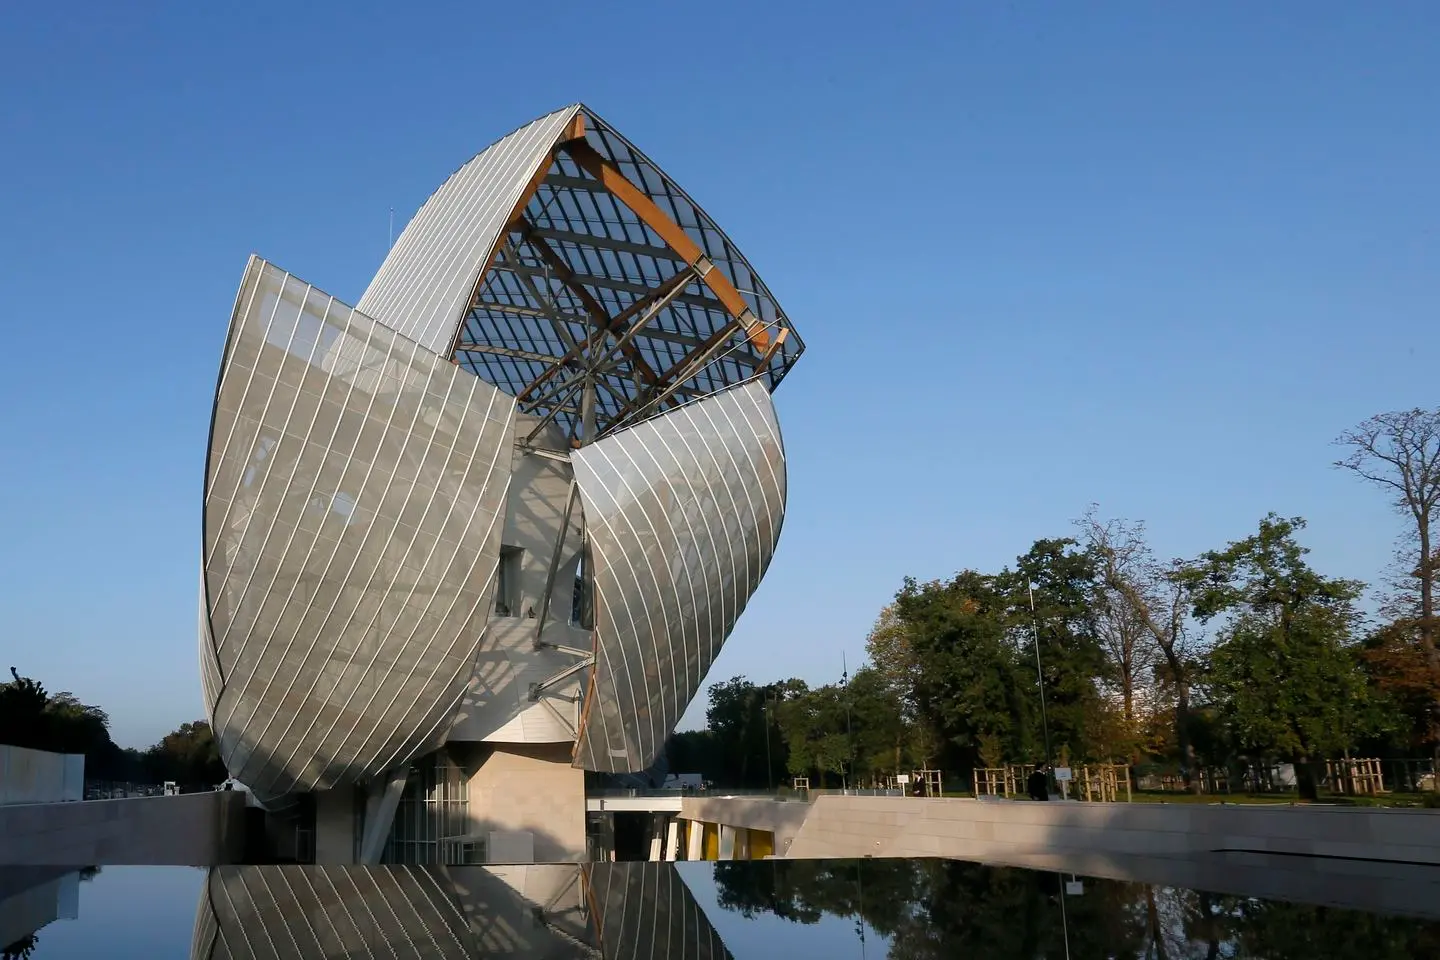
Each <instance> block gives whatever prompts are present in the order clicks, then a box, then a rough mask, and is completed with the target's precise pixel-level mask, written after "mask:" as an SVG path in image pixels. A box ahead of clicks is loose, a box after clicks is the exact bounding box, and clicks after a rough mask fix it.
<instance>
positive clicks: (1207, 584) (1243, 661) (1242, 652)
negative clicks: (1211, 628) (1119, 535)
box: [1189, 513, 1376, 797]
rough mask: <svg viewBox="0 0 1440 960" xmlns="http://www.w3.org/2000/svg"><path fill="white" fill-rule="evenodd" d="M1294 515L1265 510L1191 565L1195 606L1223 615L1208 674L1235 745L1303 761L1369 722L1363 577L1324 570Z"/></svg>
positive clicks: (1353, 736)
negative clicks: (1312, 557) (1303, 541)
mask: <svg viewBox="0 0 1440 960" xmlns="http://www.w3.org/2000/svg"><path fill="white" fill-rule="evenodd" d="M1304 526H1305V521H1304V520H1302V519H1300V518H1298V517H1297V518H1293V519H1284V518H1282V517H1279V516H1276V515H1275V514H1273V513H1272V514H1270V515H1268V516H1267V517H1265V519H1263V520H1261V521H1260V528H1259V531H1258V532H1257V533H1255V534H1254V535H1252V536H1250V537H1246V538H1245V539H1244V540H1237V541H1235V542H1233V543H1231V544H1230V545H1229V546H1228V547H1227V548H1226V549H1224V550H1218V551H1211V552H1209V553H1206V554H1204V555H1202V557H1201V558H1200V562H1199V563H1198V564H1197V565H1196V567H1195V568H1194V569H1193V570H1192V571H1191V572H1190V575H1189V586H1190V589H1191V596H1192V598H1193V602H1194V614H1195V616H1196V617H1197V618H1199V619H1200V620H1202V621H1209V620H1212V619H1216V618H1221V619H1223V626H1222V627H1221V629H1220V633H1219V636H1220V642H1219V643H1218V644H1217V645H1216V647H1215V648H1214V650H1213V651H1212V652H1211V654H1210V664H1209V671H1208V673H1207V677H1206V680H1207V683H1208V685H1209V688H1210V691H1211V695H1212V697H1213V698H1214V701H1215V706H1216V709H1217V711H1218V713H1219V715H1220V717H1221V719H1222V721H1223V722H1224V723H1225V725H1226V727H1227V728H1228V730H1229V733H1230V735H1231V737H1232V738H1233V739H1234V742H1235V744H1236V745H1237V746H1238V747H1240V748H1241V749H1244V750H1248V751H1253V752H1255V753H1257V754H1258V755H1261V756H1283V757H1285V758H1287V759H1290V760H1293V761H1295V762H1296V764H1297V770H1298V772H1299V773H1300V776H1301V784H1302V790H1304V791H1305V792H1306V793H1307V794H1309V795H1310V796H1312V797H1313V796H1314V790H1315V785H1314V782H1313V780H1312V779H1311V778H1310V777H1309V776H1307V769H1308V764H1309V762H1310V761H1312V760H1316V759H1319V758H1320V757H1323V756H1325V755H1327V754H1329V755H1334V754H1336V753H1339V752H1341V751H1343V750H1346V749H1348V748H1349V747H1350V746H1351V745H1352V744H1354V743H1355V742H1356V740H1357V739H1358V738H1359V737H1361V736H1363V735H1364V734H1365V733H1366V732H1368V730H1369V729H1371V728H1372V727H1373V726H1374V723H1375V719H1376V718H1375V716H1374V710H1373V707H1372V704H1371V702H1370V697H1369V690H1368V686H1367V684H1366V678H1365V675H1364V673H1363V671H1362V670H1361V668H1360V662H1359V657H1358V650H1357V648H1356V645H1355V644H1354V643H1353V641H1352V630H1353V628H1354V626H1355V623H1356V614H1355V610H1354V601H1355V599H1356V598H1357V597H1358V596H1359V595H1360V591H1361V590H1362V588H1363V585H1362V584H1360V583H1358V582H1356V581H1353V580H1343V579H1337V578H1331V577H1325V576H1323V575H1321V574H1319V573H1317V572H1316V571H1315V570H1313V569H1311V567H1310V565H1309V564H1308V563H1307V562H1306V560H1305V555H1306V554H1307V553H1308V551H1307V550H1306V549H1305V548H1304V547H1302V546H1300V544H1299V543H1298V542H1296V539H1295V535H1296V533H1297V532H1298V531H1299V530H1301V529H1303V528H1304Z"/></svg>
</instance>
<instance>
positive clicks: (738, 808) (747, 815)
mask: <svg viewBox="0 0 1440 960" xmlns="http://www.w3.org/2000/svg"><path fill="white" fill-rule="evenodd" d="M822 799H836V798H834V797H826V798H822ZM845 799H850V798H848V797H847V798H845ZM867 799H868V798H867ZM879 799H884V800H887V801H889V800H890V799H891V798H879ZM819 802H820V801H819V800H816V801H815V803H817V804H818V803H819ZM814 809H815V804H810V803H801V802H798V801H784V800H770V799H768V798H758V797H711V796H705V797H695V796H687V797H685V798H683V799H682V800H681V801H680V818H681V819H682V820H700V821H703V822H705V823H718V824H725V825H726V826H731V827H745V828H746V829H748V830H768V831H769V832H770V833H773V834H774V835H775V855H776V856H785V855H786V851H787V850H788V849H789V847H790V846H791V845H792V842H793V841H794V839H795V837H796V835H797V834H798V833H799V832H800V829H801V827H803V826H804V824H805V821H806V820H807V819H808V818H809V817H810V814H811V813H812V812H813V811H814Z"/></svg>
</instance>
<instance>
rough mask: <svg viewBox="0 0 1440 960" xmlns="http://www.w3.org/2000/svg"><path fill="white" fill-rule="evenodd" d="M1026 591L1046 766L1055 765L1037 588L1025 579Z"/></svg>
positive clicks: (1051, 766)
mask: <svg viewBox="0 0 1440 960" xmlns="http://www.w3.org/2000/svg"><path fill="white" fill-rule="evenodd" d="M1025 592H1026V593H1027V594H1029V596H1030V638H1031V642H1032V643H1033V644H1034V645H1035V678H1036V679H1037V680H1039V681H1040V729H1041V731H1042V732H1043V733H1044V736H1045V766H1047V767H1050V768H1051V769H1052V770H1053V769H1054V767H1053V765H1052V764H1053V758H1052V757H1051V756H1050V719H1049V717H1047V716H1046V713H1045V671H1044V669H1043V668H1042V667H1041V666H1040V618H1039V617H1038V616H1036V614H1035V588H1034V586H1033V585H1032V584H1031V583H1030V581H1029V580H1026V581H1025Z"/></svg>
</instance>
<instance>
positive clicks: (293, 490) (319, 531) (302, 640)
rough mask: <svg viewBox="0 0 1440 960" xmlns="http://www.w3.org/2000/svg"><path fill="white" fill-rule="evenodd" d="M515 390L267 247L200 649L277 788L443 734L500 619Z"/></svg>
mask: <svg viewBox="0 0 1440 960" xmlns="http://www.w3.org/2000/svg"><path fill="white" fill-rule="evenodd" d="M514 406H515V404H514V401H513V400H512V399H511V398H510V397H508V396H505V395H503V394H501V393H500V392H499V391H498V390H496V389H495V388H494V387H492V386H491V385H489V384H487V383H485V382H484V381H482V380H480V379H478V378H476V377H473V376H471V375H469V374H468V373H465V372H464V371H462V370H460V369H458V368H457V367H455V366H454V365H453V364H451V363H449V362H448V361H446V360H445V359H444V358H442V357H440V356H437V355H436V354H435V353H433V352H431V351H429V350H427V349H425V348H424V347H421V346H417V345H416V344H415V343H413V342H411V341H410V340H408V339H406V338H404V337H401V336H399V335H398V334H396V333H395V332H394V331H393V330H390V329H388V328H387V327H386V326H384V325H383V324H380V323H378V322H376V321H375V320H372V319H370V318H369V317H367V316H365V315H363V314H361V313H360V312H358V311H356V310H352V309H351V308H350V307H347V306H345V305H344V304H342V303H340V302H339V301H337V300H335V299H334V298H333V297H330V296H328V295H327V294H324V293H322V292H320V291H319V290H316V289H315V288H314V287H312V286H310V285H309V284H306V283H305V282H304V281H301V280H298V279H296V278H294V277H292V276H290V275H289V274H287V273H285V272H283V271H281V270H279V269H277V268H275V267H274V266H271V265H270V264H268V263H266V262H264V261H263V260H259V259H255V258H252V260H251V262H250V265H249V267H248V268H247V269H246V272H245V279H244V282H243V283H242V285H241V294H240V298H239V300H238V301H237V304H236V308H235V315H234V317H233V319H232V321H231V328H230V337H229V341H228V343H227V345H226V350H225V360H224V364H223V366H222V369H221V379H220V383H219V387H218V389H217V392H216V403H215V413H214V418H213V421H212V425H211V438H210V453H209V458H208V462H207V468H206V478H205V479H206V483H205V512H204V566H203V569H204V580H203V590H202V624H201V643H202V651H201V665H202V677H203V678H204V680H205V688H206V691H207V701H208V702H207V706H208V707H209V708H210V712H211V721H212V724H213V726H214V729H215V733H216V737H217V739H218V741H219V745H220V751H221V757H222V759H223V760H224V761H225V764H226V767H227V768H228V769H229V770H230V773H231V775H232V776H235V777H237V778H238V779H240V780H241V781H242V782H244V783H246V784H247V785H249V786H250V787H251V788H252V789H254V790H255V792H256V793H257V795H259V796H261V797H275V796H279V795H282V794H286V793H290V792H293V791H303V790H311V789H325V788H328V787H331V786H333V785H335V784H337V783H342V782H353V781H357V780H360V779H364V778H367V777H372V776H375V775H378V774H380V773H381V772H383V771H386V770H389V769H392V768H394V767H395V766H397V765H399V764H403V763H406V762H408V761H409V760H411V759H413V758H414V757H415V756H417V755H419V754H420V753H422V752H423V751H425V750H426V749H429V748H431V747H433V746H436V745H438V743H439V742H440V740H441V739H442V738H443V736H444V732H445V730H446V728H447V727H448V726H449V722H450V719H451V717H452V716H453V714H454V710H455V707H456V705H457V703H458V701H459V698H460V696H461V695H462V694H463V692H464V690H465V686H466V683H467V681H468V679H469V676H470V672H471V669H472V666H473V664H474V660H475V652H476V649H477V647H478V645H479V642H480V639H481V637H482V635H483V633H484V626H485V621H486V617H487V615H488V613H489V607H490V592H491V581H492V579H493V576H494V571H495V566H496V562H497V560H498V557H499V549H500V547H499V535H500V523H501V518H502V517H503V513H504V500H505V494H506V488H507V484H508V482H509V476H510V432H511V420H512V417H513V415H514Z"/></svg>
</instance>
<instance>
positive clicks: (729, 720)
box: [705, 677, 806, 787]
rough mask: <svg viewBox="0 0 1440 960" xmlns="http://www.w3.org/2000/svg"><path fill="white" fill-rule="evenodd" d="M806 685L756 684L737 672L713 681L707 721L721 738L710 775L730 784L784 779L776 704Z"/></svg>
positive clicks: (793, 682)
mask: <svg viewBox="0 0 1440 960" xmlns="http://www.w3.org/2000/svg"><path fill="white" fill-rule="evenodd" d="M805 690H806V686H805V683H804V682H803V681H801V680H795V679H791V680H781V681H778V682H776V683H769V684H765V685H764V686H756V685H755V684H754V683H751V682H750V681H749V680H747V679H745V678H744V677H732V678H731V679H729V680H726V681H724V682H722V683H717V684H715V685H714V686H712V687H711V688H710V706H709V709H707V710H706V711H705V721H706V726H707V728H708V729H709V731H710V733H711V734H712V735H713V737H714V742H715V744H716V749H715V755H716V756H715V760H716V767H717V769H716V771H715V775H714V776H712V777H710V779H712V780H714V782H715V783H717V784H721V785H724V786H729V787H766V786H771V785H774V784H776V783H779V782H780V780H781V779H782V778H783V776H784V771H785V769H786V756H785V752H784V751H785V744H784V739H783V737H782V736H781V733H780V730H779V726H778V718H777V707H778V705H779V704H782V703H784V702H785V701H786V700H787V699H789V698H791V697H794V696H798V695H800V694H803V693H804V692H805ZM767 763H768V764H769V766H768V767H767Z"/></svg>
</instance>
